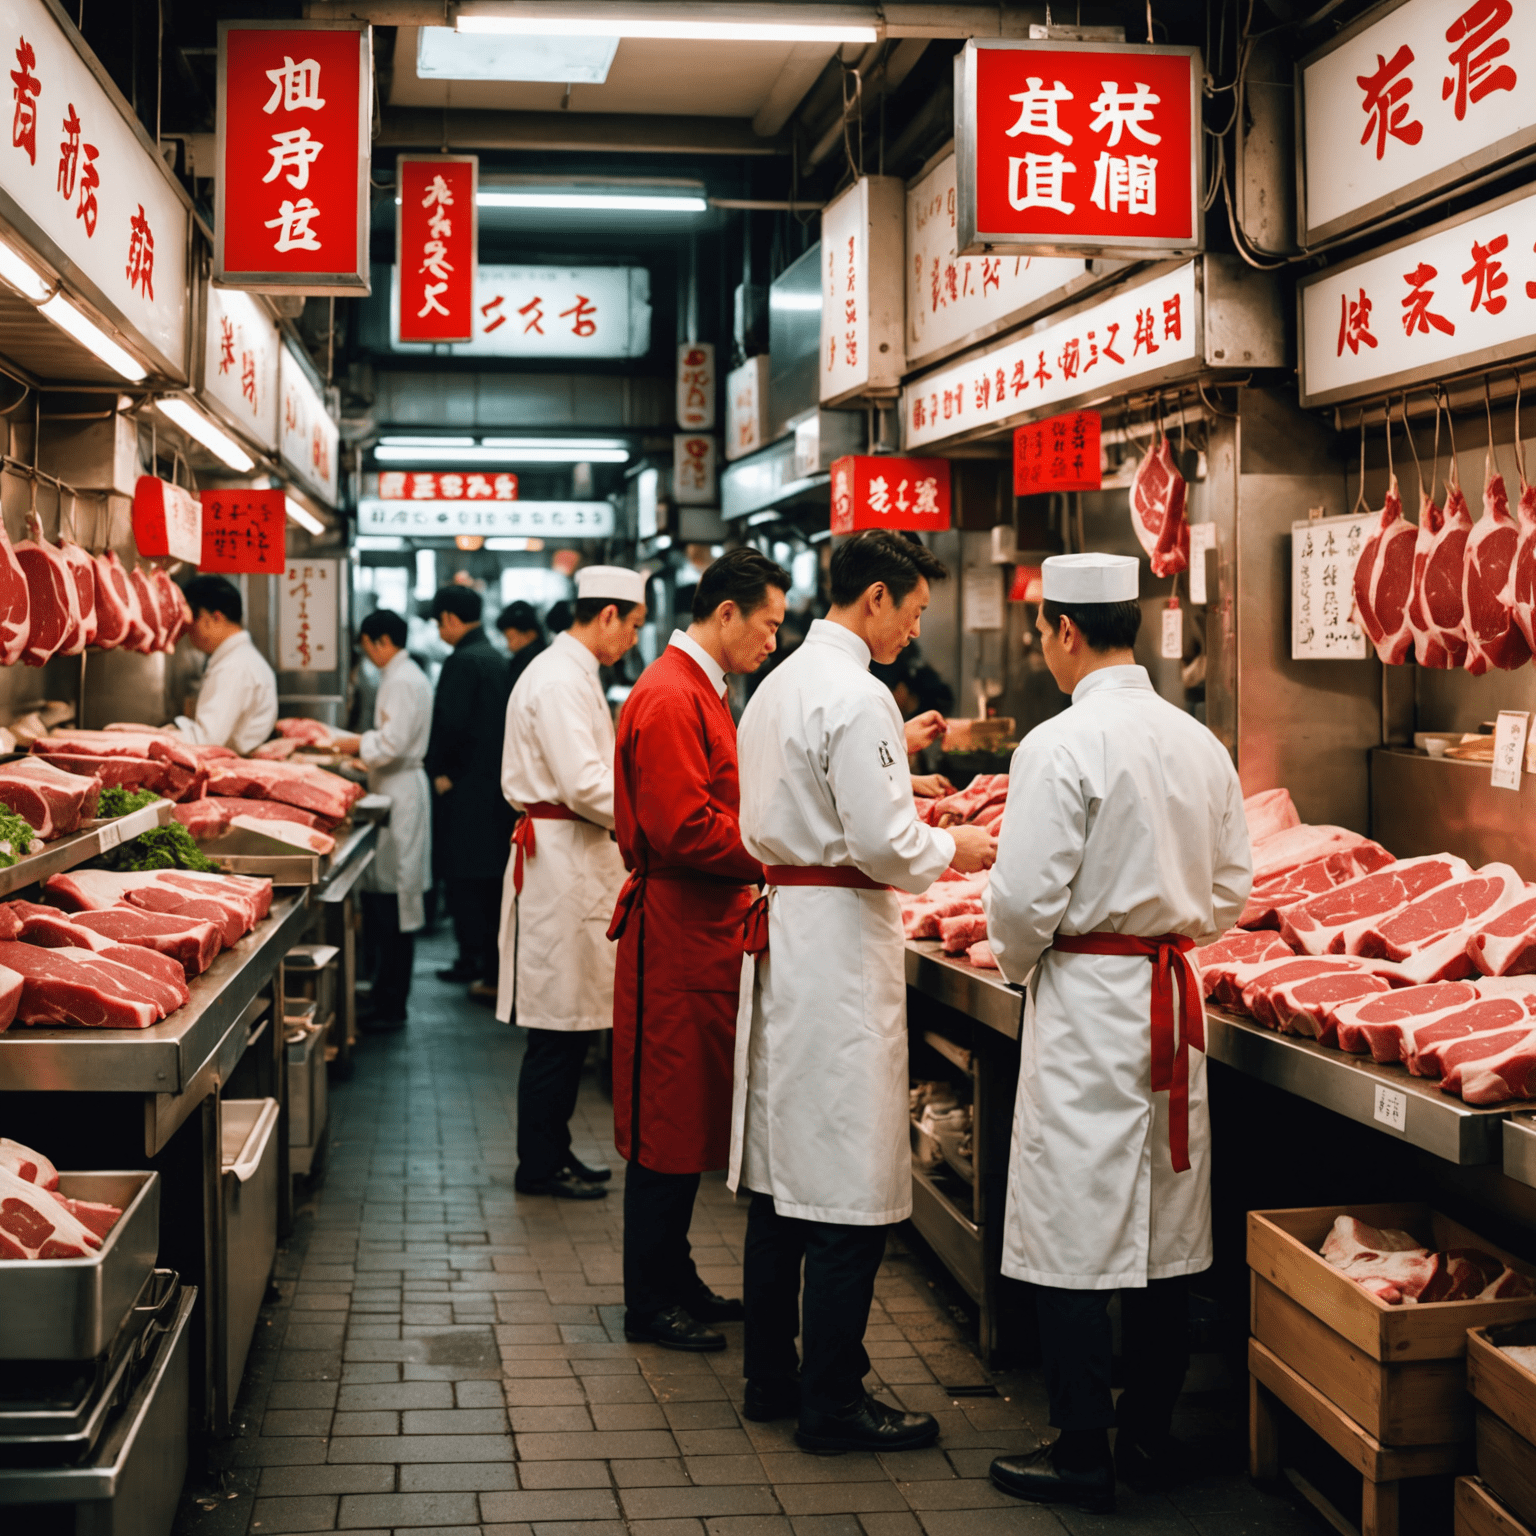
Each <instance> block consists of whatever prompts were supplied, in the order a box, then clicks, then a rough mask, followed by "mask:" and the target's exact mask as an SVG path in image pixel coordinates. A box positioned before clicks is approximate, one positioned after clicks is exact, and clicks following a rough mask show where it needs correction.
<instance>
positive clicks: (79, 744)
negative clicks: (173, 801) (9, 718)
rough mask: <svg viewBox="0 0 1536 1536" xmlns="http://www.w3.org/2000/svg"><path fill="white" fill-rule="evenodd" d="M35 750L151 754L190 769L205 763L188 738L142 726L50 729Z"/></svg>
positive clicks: (129, 755) (133, 754)
mask: <svg viewBox="0 0 1536 1536" xmlns="http://www.w3.org/2000/svg"><path fill="white" fill-rule="evenodd" d="M33 750H34V751H36V752H79V753H81V754H82V755H86V756H90V757H152V758H157V759H159V760H161V761H163V762H168V763H175V764H176V766H177V767H178V768H185V769H186V770H187V771H188V772H189V773H196V772H197V770H198V769H199V768H201V767H202V766H203V764H202V759H201V758H199V757H198V755H197V753H196V752H195V751H194V750H193V749H192V747H191V745H190V744H189V743H188V742H185V741H183V740H182V739H181V738H180V737H179V736H172V735H169V734H167V733H166V732H164V731H146V730H143V729H142V728H140V727H134V728H133V729H131V730H124V729H122V728H121V727H119V728H117V729H114V730H109V731H86V730H80V729H78V728H76V727H74V726H61V727H60V728H59V729H57V730H53V731H49V733H48V734H47V735H46V736H44V737H43V738H42V739H41V740H40V741H39V742H37V743H36V744H35V746H34V747H33Z"/></svg>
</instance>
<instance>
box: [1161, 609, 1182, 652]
mask: <svg viewBox="0 0 1536 1536" xmlns="http://www.w3.org/2000/svg"><path fill="white" fill-rule="evenodd" d="M1160 654H1161V655H1162V658H1163V660H1164V661H1182V660H1183V659H1184V610H1183V609H1182V608H1181V607H1179V600H1178V598H1176V597H1170V598H1169V599H1168V603H1167V606H1166V607H1165V608H1164V609H1163V643H1162V649H1161V653H1160Z"/></svg>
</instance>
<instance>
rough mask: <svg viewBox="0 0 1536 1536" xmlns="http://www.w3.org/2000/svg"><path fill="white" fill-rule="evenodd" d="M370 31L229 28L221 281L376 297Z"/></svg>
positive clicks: (222, 99) (219, 217)
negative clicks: (371, 273) (371, 252)
mask: <svg viewBox="0 0 1536 1536" xmlns="http://www.w3.org/2000/svg"><path fill="white" fill-rule="evenodd" d="M372 111H373V49H372V42H371V33H370V30H369V27H368V24H367V23H366V22H358V21H334V22H332V21H311V22H302V21H275V22H263V21H221V22H220V23H219V63H218V166H217V171H216V178H215V187H214V274H213V275H214V281H215V282H216V283H219V284H221V285H223V286H226V287H231V288H248V289H251V290H252V291H254V292H256V293H313V294H358V293H367V292H368V169H369V157H370V146H371V137H370V133H371V121H372Z"/></svg>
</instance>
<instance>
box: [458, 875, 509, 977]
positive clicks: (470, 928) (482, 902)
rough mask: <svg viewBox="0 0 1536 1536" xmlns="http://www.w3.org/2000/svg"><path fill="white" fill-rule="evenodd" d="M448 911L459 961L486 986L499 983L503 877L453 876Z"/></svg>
mask: <svg viewBox="0 0 1536 1536" xmlns="http://www.w3.org/2000/svg"><path fill="white" fill-rule="evenodd" d="M448 910H449V911H450V912H452V913H453V936H454V938H455V939H457V940H458V944H459V964H460V965H461V966H462V967H463V968H464V969H465V970H467V971H468V970H473V971H474V972H475V973H476V975H477V976H478V977H479V979H480V980H481V981H483V982H485V983H486V985H487V986H491V987H494V986H495V985H496V978H497V974H498V973H499V971H500V969H501V956H500V953H499V950H498V947H497V946H498V944H499V942H500V939H501V877H500V876H499V875H498V876H492V877H491V878H490V879H482V878H480V877H479V876H474V877H456V876H450V877H449V880H448Z"/></svg>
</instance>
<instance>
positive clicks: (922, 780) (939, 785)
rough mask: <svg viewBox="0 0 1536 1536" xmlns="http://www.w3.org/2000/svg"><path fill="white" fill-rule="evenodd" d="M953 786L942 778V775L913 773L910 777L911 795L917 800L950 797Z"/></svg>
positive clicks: (952, 792) (953, 790) (953, 789)
mask: <svg viewBox="0 0 1536 1536" xmlns="http://www.w3.org/2000/svg"><path fill="white" fill-rule="evenodd" d="M954 792H955V786H954V785H953V784H951V783H950V782H949V780H948V779H946V778H945V777H944V775H943V774H942V773H914V774H913V775H912V793H913V794H914V795H916V796H917V798H918V799H919V800H938V799H939V798H941V797H942V796H944V795H952V794H954Z"/></svg>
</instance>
